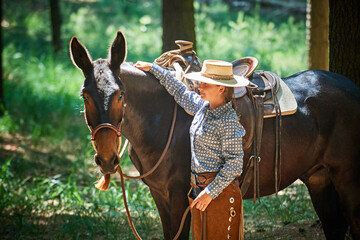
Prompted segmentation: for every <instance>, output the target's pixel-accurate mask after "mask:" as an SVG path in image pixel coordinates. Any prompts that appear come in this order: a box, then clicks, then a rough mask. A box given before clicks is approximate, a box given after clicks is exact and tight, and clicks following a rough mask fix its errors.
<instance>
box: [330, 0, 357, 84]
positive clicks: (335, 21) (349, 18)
mask: <svg viewBox="0 0 360 240" xmlns="http://www.w3.org/2000/svg"><path fill="white" fill-rule="evenodd" d="M329 7H330V34H329V40H330V71H332V72H336V73H339V74H342V75H344V76H346V77H347V78H349V79H350V80H352V81H353V82H355V84H356V85H358V86H360V70H359V66H360V28H359V23H360V1H359V0H342V1H339V0H329Z"/></svg>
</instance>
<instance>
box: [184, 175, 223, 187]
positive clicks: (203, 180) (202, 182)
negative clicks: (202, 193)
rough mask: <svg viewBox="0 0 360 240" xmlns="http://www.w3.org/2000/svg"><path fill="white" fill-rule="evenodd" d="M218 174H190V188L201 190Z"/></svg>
mask: <svg viewBox="0 0 360 240" xmlns="http://www.w3.org/2000/svg"><path fill="white" fill-rule="evenodd" d="M218 173H219V172H209V173H199V174H197V173H191V181H190V183H191V186H193V187H196V188H199V187H201V188H203V187H206V186H207V185H209V184H210V183H211V182H212V181H213V180H214V179H215V177H216V175H217V174H218Z"/></svg>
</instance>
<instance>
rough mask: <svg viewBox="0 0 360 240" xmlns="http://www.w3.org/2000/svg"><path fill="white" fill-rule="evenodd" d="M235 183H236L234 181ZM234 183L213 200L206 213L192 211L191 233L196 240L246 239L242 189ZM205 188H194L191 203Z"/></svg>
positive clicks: (191, 192) (190, 198)
mask: <svg viewBox="0 0 360 240" xmlns="http://www.w3.org/2000/svg"><path fill="white" fill-rule="evenodd" d="M234 182H235V181H234ZM234 182H232V183H231V184H230V185H229V186H228V187H226V188H225V189H224V190H223V192H222V193H221V194H220V195H219V196H218V197H216V198H215V199H214V200H212V201H211V202H210V204H209V206H208V207H207V208H206V210H205V211H204V212H202V211H200V210H198V209H196V208H195V207H194V208H193V209H191V231H192V236H193V238H194V237H195V239H196V240H219V239H240V240H243V239H244V221H243V204H242V196H241V192H240V188H239V187H238V186H236V185H235V184H234ZM202 189H203V188H197V187H194V186H193V187H192V188H191V190H190V192H189V195H188V196H189V203H190V204H191V203H192V202H193V199H194V198H195V196H196V195H197V194H198V193H200V191H201V190H202Z"/></svg>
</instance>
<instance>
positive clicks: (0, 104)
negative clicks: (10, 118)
mask: <svg viewBox="0 0 360 240" xmlns="http://www.w3.org/2000/svg"><path fill="white" fill-rule="evenodd" d="M2 19H3V0H0V21H1V22H2ZM2 52H3V44H2V27H1V28H0V54H1V57H0V117H1V116H3V115H4V107H5V100H4V88H3V82H4V79H3V61H2V58H3V57H2Z"/></svg>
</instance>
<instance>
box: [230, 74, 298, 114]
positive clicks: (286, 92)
mask: <svg viewBox="0 0 360 240" xmlns="http://www.w3.org/2000/svg"><path fill="white" fill-rule="evenodd" d="M246 92H247V91H246V87H239V88H235V89H234V94H235V99H239V98H242V97H244V96H245V94H246ZM276 97H277V99H278V101H279V105H280V111H281V115H282V116H286V115H291V114H294V113H295V112H296V111H297V102H296V100H295V97H294V94H293V93H292V92H291V90H290V88H289V87H288V86H287V85H286V83H285V82H284V81H283V80H282V79H280V78H279V88H278V91H277V93H276ZM274 106H275V102H274V98H273V97H271V98H269V99H268V100H266V101H265V102H264V118H271V117H275V116H276V111H275V108H274Z"/></svg>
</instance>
